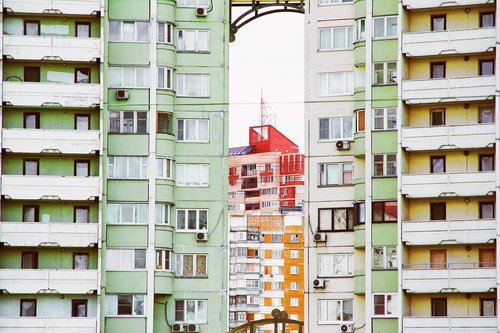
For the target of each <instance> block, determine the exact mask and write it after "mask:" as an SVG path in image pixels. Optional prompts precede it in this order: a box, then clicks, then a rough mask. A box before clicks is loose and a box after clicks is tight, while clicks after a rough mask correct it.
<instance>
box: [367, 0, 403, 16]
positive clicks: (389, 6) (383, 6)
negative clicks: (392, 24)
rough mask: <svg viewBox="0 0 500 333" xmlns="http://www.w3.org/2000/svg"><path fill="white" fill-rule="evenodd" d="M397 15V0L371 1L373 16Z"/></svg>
mask: <svg viewBox="0 0 500 333" xmlns="http://www.w3.org/2000/svg"><path fill="white" fill-rule="evenodd" d="M381 15H398V1H397V0H373V16H381Z"/></svg>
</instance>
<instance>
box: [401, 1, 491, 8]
mask: <svg viewBox="0 0 500 333" xmlns="http://www.w3.org/2000/svg"><path fill="white" fill-rule="evenodd" d="M488 3H495V0H453V1H450V0H403V6H405V7H408V9H410V10H412V9H424V8H441V7H453V6H474V5H485V4H488Z"/></svg>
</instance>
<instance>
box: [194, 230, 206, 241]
mask: <svg viewBox="0 0 500 333" xmlns="http://www.w3.org/2000/svg"><path fill="white" fill-rule="evenodd" d="M207 240H208V233H207V232H198V233H196V241H198V242H206V241H207Z"/></svg>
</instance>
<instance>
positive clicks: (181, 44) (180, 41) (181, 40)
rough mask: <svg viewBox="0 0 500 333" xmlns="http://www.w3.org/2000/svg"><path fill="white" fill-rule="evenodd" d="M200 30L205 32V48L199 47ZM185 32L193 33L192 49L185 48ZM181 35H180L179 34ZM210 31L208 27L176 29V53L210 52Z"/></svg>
mask: <svg viewBox="0 0 500 333" xmlns="http://www.w3.org/2000/svg"><path fill="white" fill-rule="evenodd" d="M200 32H204V33H206V34H207V41H206V44H207V49H206V50H204V49H200V47H199V45H200V44H201V43H200ZM186 33H194V35H195V36H194V45H195V47H194V49H187V48H186V41H185V39H186ZM181 35H182V36H181ZM210 43H211V33H210V29H177V52H178V53H206V54H208V53H210Z"/></svg>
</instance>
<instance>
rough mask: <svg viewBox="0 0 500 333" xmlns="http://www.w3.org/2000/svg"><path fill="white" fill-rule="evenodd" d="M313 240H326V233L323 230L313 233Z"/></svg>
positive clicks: (319, 241) (318, 241)
mask: <svg viewBox="0 0 500 333" xmlns="http://www.w3.org/2000/svg"><path fill="white" fill-rule="evenodd" d="M314 241H315V242H316V243H324V242H326V234H325V233H324V232H317V233H315V234H314Z"/></svg>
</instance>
